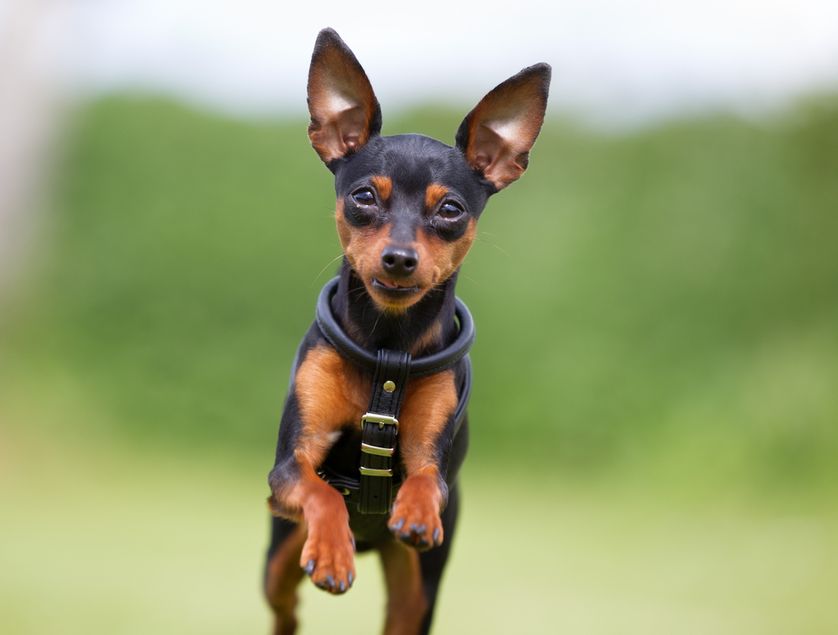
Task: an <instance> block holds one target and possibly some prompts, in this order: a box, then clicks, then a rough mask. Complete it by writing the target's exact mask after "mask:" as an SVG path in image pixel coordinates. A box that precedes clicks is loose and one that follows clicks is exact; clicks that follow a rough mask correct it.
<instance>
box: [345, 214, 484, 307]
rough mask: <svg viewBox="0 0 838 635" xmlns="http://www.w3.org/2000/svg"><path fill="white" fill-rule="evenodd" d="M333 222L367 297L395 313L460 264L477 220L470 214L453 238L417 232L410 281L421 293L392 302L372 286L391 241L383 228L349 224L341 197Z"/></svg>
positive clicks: (440, 282) (466, 251)
mask: <svg viewBox="0 0 838 635" xmlns="http://www.w3.org/2000/svg"><path fill="white" fill-rule="evenodd" d="M335 224H336V225H337V232H338V238H339V239H340V244H341V247H342V248H343V251H344V253H345V254H346V258H347V259H348V260H349V264H350V265H351V266H352V268H353V269H354V270H355V271H356V272H357V274H358V276H359V277H360V278H361V280H362V281H363V283H364V286H366V288H367V292H368V293H369V294H370V297H371V298H372V299H373V300H374V301H375V302H376V304H378V306H379V307H380V308H381V309H382V310H384V311H390V312H395V313H399V312H403V311H406V310H407V309H408V308H410V307H411V306H412V305H414V304H415V303H416V302H418V301H419V300H421V299H422V297H423V296H424V294H425V293H427V292H428V291H430V290H431V289H432V288H433V287H434V286H436V285H439V284H442V283H443V282H445V281H446V280H447V279H448V278H449V277H450V276H451V274H453V273H454V271H456V270H457V268H458V267H459V266H460V265H461V264H462V262H463V259H464V258H465V257H466V254H467V253H468V251H469V249H470V248H471V245H472V243H473V242H474V238H475V236H476V235H477V222H476V221H475V220H474V219H473V218H472V219H469V226H468V229H466V232H465V234H463V236H462V238H460V239H459V240H456V241H454V242H447V241H445V240H443V239H442V238H440V237H439V236H435V235H433V234H429V233H427V232H424V231H423V232H420V233H419V236H418V240H417V241H416V242H415V243H412V244H411V245H409V246H410V247H411V248H413V249H415V250H416V253H417V254H418V255H419V264H418V267H417V269H416V272H415V273H414V274H413V276H411V278H410V281H411V282H412V283H413V284H416V285H417V286H418V287H419V289H420V293H417V294H416V295H415V296H414V297H412V298H409V299H407V300H406V301H402V302H401V303H395V302H393V301H392V300H391V299H389V298H387V297H384V296H383V295H382V294H380V293H379V292H378V291H377V290H376V289H375V288H374V287H373V286H372V279H373V278H379V279H382V278H387V275H386V274H385V273H384V272H383V271H382V267H381V252H382V251H383V250H384V248H385V247H386V246H387V245H388V244H389V243H390V237H389V235H388V234H387V231H386V228H384V229H375V228H372V227H352V226H351V225H349V223H348V222H347V221H346V218H345V216H344V213H343V200H342V199H339V200H338V201H337V204H336V209H335Z"/></svg>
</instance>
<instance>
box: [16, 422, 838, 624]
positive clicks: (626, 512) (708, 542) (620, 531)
mask: <svg viewBox="0 0 838 635" xmlns="http://www.w3.org/2000/svg"><path fill="white" fill-rule="evenodd" d="M7 440H9V441H12V442H13V444H12V449H13V450H14V453H13V454H12V456H11V457H4V458H6V459H8V458H11V461H4V467H3V472H4V473H3V478H2V479H0V498H2V502H3V507H4V509H7V510H8V509H12V510H14V513H13V514H12V515H11V517H10V516H9V515H8V514H4V521H3V524H2V528H0V537H1V539H0V561H2V564H3V572H4V573H3V575H2V576H0V598H2V600H0V624H2V626H3V629H2V630H3V632H4V633H9V634H10V635H30V634H31V635H38V634H41V633H48V632H57V633H62V634H63V635H76V634H78V635H83V634H90V633H112V634H114V635H131V634H136V635H141V634H142V635H145V634H147V633H205V634H213V633H217V634H219V635H221V634H229V633H266V632H268V612H267V609H266V607H265V605H264V604H263V603H262V601H261V595H260V590H259V584H260V570H261V566H262V560H261V558H262V551H263V549H264V547H265V544H266V530H267V525H268V523H267V515H266V511H265V508H264V504H263V503H264V499H263V494H264V491H263V484H264V470H263V466H262V465H258V464H256V463H249V464H248V463H242V462H231V461H230V459H229V457H228V456H226V455H225V454H224V453H223V452H215V453H212V454H205V455H202V456H192V457H184V456H183V455H182V454H178V455H166V454H159V453H156V454H143V455H139V456H138V455H137V453H136V451H135V450H133V449H131V448H126V447H125V446H121V445H110V444H101V443H100V444H98V445H96V446H92V447H91V446H89V445H88V446H84V445H82V444H80V443H79V442H78V441H76V442H67V441H66V440H64V441H65V442H64V443H62V444H61V446H60V447H56V446H55V445H53V444H50V443H44V440H43V439H39V438H38V437H37V436H36V437H17V438H13V439H7ZM7 447H8V446H7ZM24 457H28V458H24ZM32 459H34V460H32ZM10 475H12V476H13V478H8V477H9V476H10ZM464 489H465V495H464V506H463V522H462V525H461V527H460V530H459V534H458V536H457V539H456V543H455V544H456V546H455V551H454V555H453V557H452V561H451V563H450V568H449V570H448V573H447V576H446V579H445V584H444V589H445V590H444V593H443V596H442V599H441V601H440V605H439V614H438V617H437V628H436V630H435V632H436V633H438V634H439V635H445V634H456V633H467V632H468V633H486V634H498V635H502V634H505V633H510V632H515V633H527V634H529V633H532V634H541V633H553V632H567V633H586V634H591V635H595V634H597V633H602V634H606V633H626V634H629V633H676V632H677V633H696V634H705V633H715V634H719V635H724V634H730V635H742V634H744V633H754V634H759V635H770V634H774V633H776V634H778V635H780V634H787V633H807V634H819V633H823V634H827V633H834V632H835V630H836V629H838V610H836V608H835V605H834V589H835V588H836V585H838V516H836V515H835V514H834V513H831V512H830V513H825V512H824V510H823V509H822V508H820V507H819V504H818V503H817V502H816V501H812V500H809V499H802V500H798V501H796V502H795V503H789V502H786V503H783V504H777V503H767V504H766V503H759V504H755V503H754V502H753V501H750V502H749V501H748V500H743V499H739V498H736V497H734V498H733V499H726V500H723V501H718V500H717V501H698V500H695V499H689V498H681V499H677V498H674V497H672V496H669V495H661V493H660V492H659V491H652V492H649V491H643V490H638V489H636V488H632V487H629V488H626V487H624V486H620V485H616V484H614V483H611V484H610V485H608V486H601V485H600V486H596V487H568V486H567V485H566V484H562V483H560V482H559V481H558V480H557V479H552V480H541V481H539V485H538V486H534V485H533V481H532V480H528V479H525V478H523V477H522V475H521V474H517V475H513V476H512V477H511V478H510V477H507V476H505V475H502V474H500V473H498V471H493V472H491V473H486V472H481V471H480V470H474V469H467V470H466V473H465V477H464ZM358 571H359V576H358V581H357V583H356V585H355V587H354V588H353V589H352V590H351V591H350V592H349V593H348V594H347V595H346V596H342V597H339V598H335V597H332V596H328V595H326V594H325V593H323V592H321V591H319V590H317V589H315V588H314V587H313V585H311V584H310V583H309V582H308V581H304V586H303V587H302V598H303V601H302V607H301V616H302V619H303V623H304V624H305V630H304V631H303V632H306V633H326V632H332V631H333V630H334V629H335V628H336V627H337V626H338V625H339V626H340V629H341V632H345V633H347V634H350V635H351V634H357V635H369V633H371V632H377V630H378V628H377V627H376V628H372V627H370V624H371V623H372V624H379V623H380V620H381V616H382V607H383V591H382V588H381V587H382V584H381V575H380V573H379V569H378V564H377V561H376V560H375V558H374V557H373V556H364V557H362V558H360V560H359V569H358ZM370 616H372V618H371V617H370ZM371 620H372V621H371Z"/></svg>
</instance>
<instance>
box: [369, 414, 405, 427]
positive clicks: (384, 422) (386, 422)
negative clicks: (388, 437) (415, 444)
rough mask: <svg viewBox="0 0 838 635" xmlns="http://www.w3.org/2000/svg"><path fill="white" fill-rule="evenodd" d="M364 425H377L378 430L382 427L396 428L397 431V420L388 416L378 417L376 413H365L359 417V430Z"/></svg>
mask: <svg viewBox="0 0 838 635" xmlns="http://www.w3.org/2000/svg"><path fill="white" fill-rule="evenodd" d="M365 423H377V424H378V427H379V428H384V426H396V430H398V429H399V420H398V419H396V418H395V417H391V416H389V415H380V414H378V413H376V412H367V413H365V414H364V416H363V417H361V428H362V429H363V427H364V424H365Z"/></svg>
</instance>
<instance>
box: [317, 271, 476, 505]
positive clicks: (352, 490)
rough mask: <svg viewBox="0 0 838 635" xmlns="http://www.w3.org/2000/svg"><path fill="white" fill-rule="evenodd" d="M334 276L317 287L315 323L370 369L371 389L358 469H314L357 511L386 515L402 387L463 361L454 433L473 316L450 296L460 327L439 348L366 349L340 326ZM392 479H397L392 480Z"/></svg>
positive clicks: (464, 401) (466, 382) (467, 378)
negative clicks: (416, 353) (421, 351)
mask: <svg viewBox="0 0 838 635" xmlns="http://www.w3.org/2000/svg"><path fill="white" fill-rule="evenodd" d="M338 280H339V278H333V279H332V280H330V281H329V282H327V283H326V285H325V286H324V287H323V289H322V290H321V291H320V296H319V298H318V300H317V313H316V317H315V322H316V324H317V328H318V329H319V330H320V332H321V333H322V334H323V337H325V338H326V340H327V341H328V342H329V344H331V345H332V346H333V347H334V348H335V350H337V352H338V353H339V354H341V355H342V356H343V357H345V358H346V359H348V360H349V361H351V362H352V363H353V364H355V365H356V366H359V367H360V368H362V369H364V370H366V371H368V372H371V373H372V376H373V381H372V394H371V395H370V401H369V407H368V408H367V412H366V414H364V416H363V417H361V422H360V423H361V453H360V457H361V458H360V465H359V466H358V474H357V476H355V475H346V474H338V473H335V472H334V471H333V470H330V469H329V467H328V466H326V465H324V466H322V469H321V470H320V472H319V474H320V476H321V478H323V479H324V480H326V481H327V482H328V483H329V484H331V485H332V486H333V487H335V488H337V489H338V490H340V491H341V492H342V493H343V494H344V496H345V497H346V498H347V501H348V502H350V503H352V502H354V501H357V508H358V511H359V512H361V513H362V514H386V513H388V512H389V511H390V505H391V504H392V502H393V498H394V496H395V490H396V489H397V487H398V485H399V484H400V482H399V470H398V467H397V466H394V464H393V463H394V461H393V455H394V454H395V452H396V448H397V446H398V435H399V412H400V410H401V405H402V402H403V401H404V395H405V389H406V388H407V384H408V381H409V380H410V379H411V378H412V377H424V376H426V375H433V374H435V373H439V372H442V371H444V370H448V369H450V368H453V367H454V366H455V365H457V364H459V363H461V362H462V366H461V373H460V381H459V384H458V386H457V406H456V408H455V410H454V415H453V419H454V422H453V425H454V434H453V435H452V438H455V437H456V436H457V433H458V432H459V430H460V427H461V426H462V423H463V420H464V419H465V414H466V407H467V406H468V400H469V396H470V395H471V360H470V359H469V355H468V352H469V349H470V348H471V345H472V344H473V343H474V336H475V331H474V321H473V320H472V317H471V313H470V312H469V310H468V307H467V306H466V305H465V303H463V301H462V300H460V299H459V298H455V309H454V313H455V316H456V321H457V325H458V327H459V329H458V333H457V337H456V338H455V339H454V341H453V342H451V343H450V344H449V345H448V346H446V347H445V348H443V349H442V350H440V351H438V352H436V353H432V354H431V355H425V356H422V357H416V358H414V357H412V356H411V355H410V353H407V352H405V351H394V350H388V349H379V350H378V351H376V352H374V353H373V352H371V351H368V350H366V349H365V348H363V347H361V346H359V345H358V344H357V343H356V342H355V341H353V340H352V339H351V338H350V337H349V335H347V334H346V332H345V331H344V330H343V328H341V326H340V324H339V323H338V321H337V320H336V319H335V316H334V314H333V312H332V297H333V296H334V294H335V292H336V291H337V287H338ZM394 481H396V482H395V483H394Z"/></svg>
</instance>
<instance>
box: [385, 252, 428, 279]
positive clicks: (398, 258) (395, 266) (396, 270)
mask: <svg viewBox="0 0 838 635" xmlns="http://www.w3.org/2000/svg"><path fill="white" fill-rule="evenodd" d="M381 264H382V266H383V267H384V271H386V272H387V273H388V274H389V275H391V276H393V277H394V278H406V277H407V276H409V275H410V274H412V273H413V272H414V271H416V265H417V264H419V254H417V253H416V250H415V249H410V248H409V247H394V246H390V247H386V248H385V249H384V251H383V252H381Z"/></svg>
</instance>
